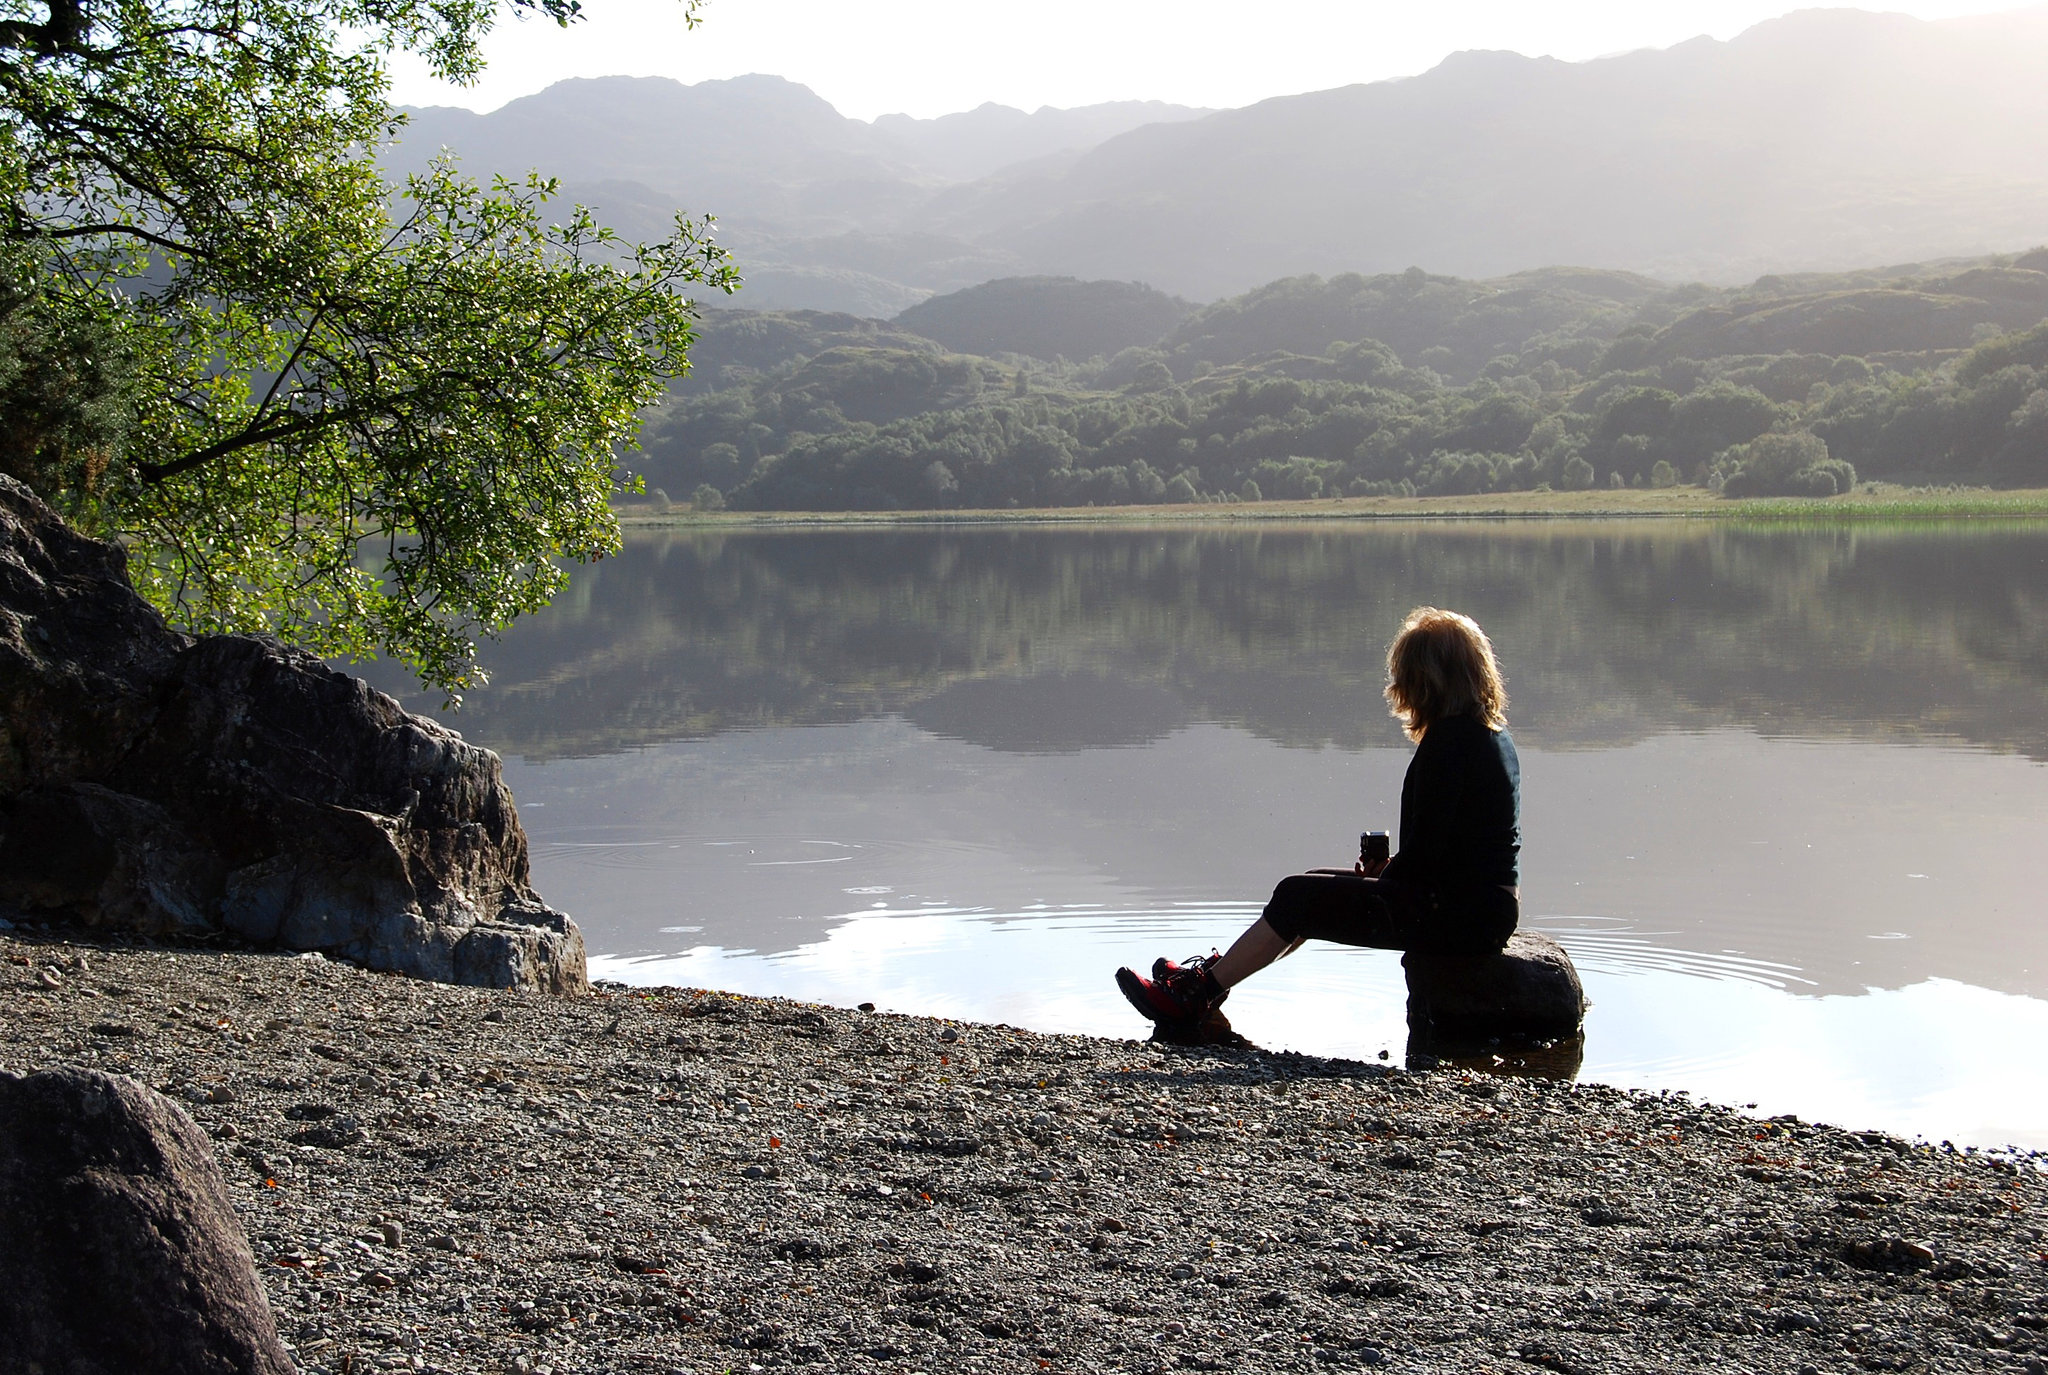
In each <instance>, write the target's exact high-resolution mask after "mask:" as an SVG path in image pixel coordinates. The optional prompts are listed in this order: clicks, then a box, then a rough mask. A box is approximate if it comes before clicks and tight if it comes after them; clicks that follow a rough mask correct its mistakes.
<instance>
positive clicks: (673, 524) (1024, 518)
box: [613, 484, 2048, 530]
mask: <svg viewBox="0 0 2048 1375" xmlns="http://www.w3.org/2000/svg"><path fill="white" fill-rule="evenodd" d="M613 513H614V515H615V516H616V517H617V518H618V521H619V524H620V525H621V526H622V527H624V528H628V529H640V530H661V529H689V530H696V529H705V530H715V529H759V528H767V529H781V528H798V529H801V528H815V527H855V528H863V527H868V526H926V525H943V526H956V525H964V526H979V525H1119V524H1145V525H1151V524H1168V525H1186V524H1195V525H1201V524H1229V523H1234V522H1255V523H1256V522H1269V521H1279V522H1329V521H1336V522H1342V521H1387V522H1396V523H1398V522H1409V521H1415V522H1425V521H1429V522H1433V521H1456V520H1478V521H1509V520H1600V521H1607V520H1672V519H1684V520H1709V521H1738V522H1740V521H1756V522H1768V523H1778V522H1812V523H1815V524H1836V523H1846V524H1857V523H1864V522H1899V523H1914V524H1917V523H1922V522H1939V521H1971V522H1976V521H2022V522H2032V521H2039V520H2043V519H2048V488H2014V489H2009V490H2007V489H1998V488H1988V487H1986V488H1919V487H1903V486H1898V485H1895V484H1876V490H1859V491H1856V492H1852V493H1848V494H1846V495H1843V496H1838V497H1753V498H1745V499H1743V500H1739V501H1727V500H1724V499H1722V498H1721V497H1719V496H1717V495H1715V494H1714V493H1712V492H1710V491H1707V490H1706V489H1704V488H1697V487H1674V488H1663V489H1656V490H1636V489H1627V490H1622V491H1614V490H1608V489H1597V490H1588V491H1583V492H1508V493H1482V494H1477V495H1473V496H1460V497H1334V498H1325V499H1317V500H1302V501H1284V500H1274V501H1260V502H1238V501H1229V502H1213V503H1198V504H1193V505H1179V506H1164V505H1162V506H1052V507H1032V508H1020V509H1018V510H958V511H942V510H931V511H715V512H696V511H670V512H659V513H658V512H655V511H653V510H651V509H648V508H645V507H641V506H637V505H632V504H622V505H619V506H615V507H614V508H613Z"/></svg>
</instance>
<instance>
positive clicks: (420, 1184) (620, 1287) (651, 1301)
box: [0, 930, 2048, 1375]
mask: <svg viewBox="0 0 2048 1375" xmlns="http://www.w3.org/2000/svg"><path fill="white" fill-rule="evenodd" d="M0 1007H4V1009H5V1011H6V1017H5V1023H4V1026H5V1031H4V1035H0V1068H5V1069H7V1070H11V1071H14V1072H17V1073H19V1072H26V1071H29V1070H33V1069H35V1068H38V1067H40V1066H43V1065H46V1064H58V1063H64V1064H74V1065H86V1066H90V1067H95V1068H101V1069H107V1070H110V1071H114V1072H122V1073H129V1074H132V1075H134V1076H135V1077H137V1078H138V1079H140V1080H142V1081H143V1082H145V1083H148V1084H150V1085H151V1086H152V1087H156V1088H158V1089H159V1090H160V1091H163V1092H166V1093H168V1094H170V1095H171V1096H173V1097H174V1098H175V1099H177V1101H179V1102H180V1104H181V1105H182V1106H183V1107H184V1109H185V1111H186V1112H188V1113H189V1114H190V1115H191V1116H192V1117H193V1118H194V1119H195V1120H197V1121H198V1122H199V1123H200V1124H201V1126H202V1127H204V1128H205V1129H207V1130H208V1131H209V1132H210V1133H211V1135H212V1136H213V1138H214V1140H215V1142H216V1144H217V1146H218V1148H219V1151H220V1159H221V1163H222V1166H223V1170H224V1173H225V1174H226V1176H227V1178H228V1180H229V1186H230V1190H231V1192H232V1194H233V1196H234V1202H235V1205H236V1208H237V1211H238V1213H239V1214H240V1216H241V1219H242V1221H243V1223H244V1225H245V1228H246V1229H247V1232H248V1235H249V1240H250V1243H251V1246H252V1248H253V1249H254V1252H255V1255H256V1259H257V1265H258V1271H259V1274H260V1275H261V1277H262V1280H263V1282H264V1284H265V1287H266V1290H267V1292H268V1294H269V1297H270V1301H271V1304H272V1306H273V1308H274V1309H275V1311H276V1313H277V1316H278V1323H279V1328H280V1332H281V1334H282V1335H283V1336H284V1338H285V1340H286V1341H287V1342H289V1343H291V1344H292V1345H293V1347H294V1348H295V1358H296V1359H297V1360H298V1361H299V1363H300V1368H301V1369H302V1370H304V1371H307V1372H314V1373H316V1375H328V1373H329V1372H332V1373H333V1375H339V1372H342V1371H349V1372H356V1371H362V1370H367V1369H413V1370H421V1371H426V1370H436V1371H451V1372H463V1373H464V1375H468V1372H479V1373H482V1372H489V1375H497V1373H498V1372H503V1371H518V1372H536V1371H539V1370H543V1369H545V1370H548V1371H550V1372H552V1373H553V1375H571V1373H572V1372H575V1373H577V1375H580V1373H581V1372H585V1371H590V1372H596V1371H616V1370H657V1371H691V1372H699V1371H707V1372H708V1371H724V1370H728V1369H750V1368H753V1367H759V1368H763V1369H815V1370H833V1371H863V1372H865V1371H871V1370H872V1371H885V1370H886V1371H898V1370H904V1371H907V1370H927V1371H936V1370H983V1369H987V1370H1006V1371H1007V1370H1016V1371H1025V1372H1028V1371H1034V1370H1091V1371H1108V1370H1130V1371H1147V1372H1150V1371H1155V1370H1163V1369H1196V1370H1241V1369H1257V1370H1282V1369H1298V1370H1303V1371H1307V1370H1326V1369H1331V1368H1336V1369H1352V1368H1366V1367H1383V1368H1387V1369H1396V1370H1417V1371H1439V1370H1441V1371H1480V1370H1491V1371H1496V1372H1505V1371H1512V1370H1526V1369H1529V1368H1531V1367H1532V1366H1533V1367H1536V1368H1542V1369H1549V1370H1555V1371H1594V1370H1600V1371H1608V1370H1622V1369H1628V1370H1634V1369H1655V1370H1685V1371H1690V1370H1698V1371H1709V1370H1713V1371H1722V1370H1755V1371H1760V1372H1761V1371H1787V1372H1790V1371H1795V1370H1805V1369H1811V1370H1815V1371H1837V1370H1839V1371H1848V1370H1851V1369H1873V1370H1876V1369H1896V1370H1909V1369H1910V1370H1937V1371H1951V1370H1954V1371H1961V1370H1971V1371H1978V1370H1985V1369H1992V1370H2011V1371H2015V1372H2029V1375H2033V1373H2034V1372H2038V1371H2040V1370H2043V1369H2048V1240H2044V1235H2043V1231H2042V1228H2043V1226H2044V1224H2048V1174H2044V1173H2043V1172H2042V1170H2041V1168H2040V1167H2039V1156H2038V1155H2037V1154H2034V1153H2017V1154H2015V1155H2013V1156H2011V1157H2008V1156H2006V1155H2003V1154H1999V1153H1990V1152H1955V1151H1949V1150H1942V1149H1939V1148H1934V1147H1929V1146H1927V1145H1925V1144H1918V1143H1912V1142H1906V1141H1902V1140H1900V1139H1898V1138H1894V1137H1890V1136H1885V1135H1883V1134H1881V1133H1875V1132H1862V1133H1851V1132H1847V1131H1842V1130H1840V1129H1837V1128H1834V1127H1827V1126H1818V1125H1814V1124H1808V1123H1804V1122H1800V1121H1797V1120H1796V1119H1783V1118H1780V1119H1772V1120H1768V1121H1760V1120H1757V1119H1755V1118H1751V1117H1745V1116H1743V1115H1741V1114H1739V1113H1736V1112H1734V1111H1732V1110H1729V1109H1726V1108H1722V1107H1717V1106H1713V1105H1709V1104H1703V1103H1699V1102H1696V1101H1694V1100H1692V1099H1691V1098H1689V1097H1688V1096H1686V1095H1683V1094H1652V1093H1646V1092H1639V1091H1625V1090H1618V1089H1612V1088H1606V1087H1602V1086H1597V1085H1573V1084H1562V1083H1553V1082H1550V1081H1545V1080H1536V1079H1517V1078H1512V1077H1504V1076H1500V1075H1489V1074H1482V1073H1475V1072H1472V1071H1469V1070H1463V1069H1448V1068H1447V1069H1439V1070H1433V1071H1428V1072H1420V1073H1418V1072H1410V1071H1405V1070H1402V1069H1398V1068H1391V1067H1388V1066H1383V1065H1378V1064H1370V1063H1358V1062H1354V1061H1344V1060H1326V1059H1320V1058H1317V1057H1311V1056H1303V1055H1297V1054H1287V1053H1268V1052H1264V1051H1255V1050H1236V1049H1199V1050H1194V1049H1177V1048H1173V1047H1165V1046H1159V1045H1155V1044H1151V1043H1141V1042H1135V1041H1118V1040H1102V1039H1095V1038H1087V1037H1080V1036H1063V1035H1051V1034H1039V1033H1032V1032H1025V1031H1019V1030H1017V1029H1015V1028H1009V1027H1000V1026H988V1025H980V1024H973V1023H963V1022H953V1021H945V1020H940V1019H933V1018H925V1017H915V1016H907V1015H898V1014H890V1013H869V1012H860V1011H849V1010H845V1009H837V1008H829V1007H819V1006H811V1005H805V1004H799V1003H794V1002H789V1001H786V1000H781V999H772V998H752V997H743V996H739V995H733V994H725V993H717V992H707V991H703V990H693V989H667V988H661V989H655V988H626V989H621V988H618V987H615V986H607V987H601V988H598V989H596V990H594V991H593V992H592V993H590V994H588V995H585V996H581V997H573V998H569V997H547V996H541V995H533V994H514V993H504V992H496V991H491V990H484V989H475V988H458V987H449V986H443V985H435V984H430V983H424V982H421V981H417V980H411V979H406V978H403V977H401V976H396V975H383V974H375V973H370V972H367V971H363V970H360V969H355V968H353V967H349V966H346V965H341V964H337V963H335V962H333V961H330V960H326V959H324V958H321V957H319V956H293V955H289V954H273V953H254V952H238V951H225V950H220V949H213V948H196V947H195V948H173V947H165V946H143V945H132V946H131V945H127V944H124V943H120V942H117V941H93V940H88V939H87V938H86V936H85V934H84V933H80V932H76V931H69V932H64V931H59V932H34V933H31V932H27V931H22V930H16V931H13V932H9V933H0Z"/></svg>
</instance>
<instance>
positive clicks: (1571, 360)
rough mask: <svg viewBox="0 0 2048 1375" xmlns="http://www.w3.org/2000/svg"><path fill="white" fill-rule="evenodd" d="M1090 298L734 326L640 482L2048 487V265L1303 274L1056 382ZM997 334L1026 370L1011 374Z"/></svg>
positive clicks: (779, 488) (835, 493)
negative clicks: (1066, 340)
mask: <svg viewBox="0 0 2048 1375" xmlns="http://www.w3.org/2000/svg"><path fill="white" fill-rule="evenodd" d="M1077 285H1080V284H1076V283H1072V282H1055V281H1044V282H1043V283H1042V284H1035V283H1033V282H1032V281H1029V280H1027V281H1023V282H1019V283H1014V284H1008V285H1007V286H1005V287H1004V289H1001V290H996V291H991V290H990V289H989V288H975V289H973V290H974V291H975V292H979V293H981V297H982V298H983V299H984V300H985V301H986V312H987V314H988V315H989V316H991V317H996V316H998V315H999V316H1000V318H985V319H978V320H977V319H974V318H971V317H972V316H973V313H974V312H973V311H972V310H971V309H967V310H964V309H954V310H952V311H950V312H945V313H941V312H936V311H933V310H930V309H926V308H920V312H921V314H922V316H925V317H932V318H945V319H947V320H948V321H949V323H951V325H952V327H953V330H954V331H956V332H960V333H962V334H963V341H964V338H965V337H971V338H972V339H973V340H974V342H975V344H976V345H978V346H979V347H982V348H987V349H990V351H989V352H981V353H966V352H960V351H955V348H949V347H948V344H947V341H945V340H933V339H927V338H925V337H923V336H921V335H918V334H917V333H915V332H914V331H912V330H911V329H910V328H908V326H909V325H911V324H912V323H914V321H915V318H916V315H915V314H914V313H912V312H906V316H905V317H904V318H903V319H901V320H899V321H898V322H895V323H893V324H892V323H885V322H876V321H863V320H857V319H854V318H853V317H847V316H829V315H819V314H815V313H804V312H793V313H757V312H745V311H733V312H719V313H716V314H714V315H713V316H712V317H710V318H709V319H708V320H707V321H706V322H705V325H704V328H703V334H702V338H701V340H700V343H699V347H698V349H697V352H696V355H695V356H696V366H697V369H698V372H697V374H696V376H695V377H694V378H693V379H691V380H690V381H689V382H688V383H686V384H685V385H683V386H682V387H679V388H678V389H677V390H676V391H675V392H673V393H672V394H671V397H670V400H669V401H668V402H667V403H666V404H665V405H664V406H663V407H661V408H660V409H659V410H657V411H656V412H655V413H654V414H653V415H652V416H651V417H650V420H649V423H648V425H647V428H646V433H645V444H646V449H645V452H644V453H639V454H633V455H630V456H629V462H630V466H631V467H632V468H633V469H634V470H635V471H637V472H639V473H642V474H644V476H645V479H646V482H647V485H648V487H649V489H650V491H651V492H652V493H653V494H654V495H655V497H656V499H657V500H670V499H672V500H674V501H683V500H688V501H691V502H693V503H694V504H696V505H697V506H699V507H719V506H727V505H729V506H732V507H736V508H744V509H756V510H889V509H947V508H960V509H992V508H993V509H1001V508H1007V507H1028V506H1084V505H1096V506H1105V505H1122V504H1152V503H1174V502H1181V503H1187V502H1198V501H1258V500H1275V499H1290V500H1302V499H1314V498H1325V497H1337V496H1365V495H1404V496H1405V495H1424V496H1443V495H1454V494H1466V493H1482V492H1497V491H1518V490H1530V489H1541V488H1551V489H1584V488H1591V487H1671V486H1677V485H1680V484H1691V485H1697V486H1703V487H1707V488H1711V489H1713V490H1715V491H1718V492H1721V493H1723V494H1725V495H1728V496H1766V495H1802V496H1815V497H1826V496H1831V495H1834V494H1837V493H1841V492H1846V491H1848V490H1850V489H1851V488H1852V487H1853V486H1854V485H1855V484H1856V483H1857V482H1858V481H1859V480H1870V479H1885V480H1892V481H1901V482H1913V483H1930V484H1951V483H1969V484H1984V485H1991V486H2043V485H2048V251H2040V250H2037V251H2035V252H2033V253H2031V254H2027V255H2023V256H2020V257H2017V258H2013V257H2006V258H1997V259H1987V260H1981V261H1977V262H1973V263H1967V264H1949V265H1945V266H1944V267H1942V268H1941V269H1938V270H1937V269H1935V268H1927V269H1914V270H1900V271H1898V272H1895V273H1893V274H1891V275H1889V276H1886V275H1882V274H1873V273H1861V274H1839V275H1833V276H1820V275H1807V276H1803V277H1791V278H1765V279H1763V280H1762V281H1760V282H1758V283H1755V284H1753V285H1752V286H1751V287H1748V288H1744V289H1742V290H1739V291H1721V290H1716V289H1713V288H1707V287H1700V286H1686V287H1675V288H1674V287H1666V286H1662V285H1660V284H1658V283H1654V282H1651V281H1649V280H1647V279H1644V278H1639V277H1631V276H1629V275H1627V274H1621V273H1594V272H1575V271H1570V270H1554V271H1550V272H1542V273H1526V274H1520V275H1519V276H1517V277H1513V278H1506V279H1500V280H1498V281H1494V282H1469V281H1461V280H1459V279H1455V278H1445V277H1434V276H1430V275H1428V274H1426V273H1423V272H1420V271H1417V270H1412V269H1411V270H1410V271H1409V272H1406V273H1400V274H1387V275H1383V276H1378V277H1362V276H1343V277H1337V278H1332V279H1329V280H1327V281H1325V280H1323V279H1320V278H1314V277H1308V278H1294V279H1289V280H1286V281H1282V282H1276V283H1273V284H1272V285H1270V286H1268V287H1264V288H1261V289H1260V290H1259V291H1256V292H1252V293H1249V294H1248V295H1247V296H1244V297H1239V298H1234V299H1232V300H1229V301H1224V302H1220V303H1217V304H1216V305H1213V306H1210V307H1206V308H1204V309H1201V310H1195V311H1193V312H1192V313H1186V314H1185V316H1184V318H1182V319H1181V322H1180V323H1179V324H1178V325H1176V326H1175V327H1174V328H1173V329H1171V330H1170V331H1169V332H1168V333H1167V334H1165V335H1164V336H1163V337H1161V338H1160V339H1158V340H1157V341H1156V342H1155V343H1152V344H1144V345H1133V346H1130V347H1126V348H1123V349H1121V350H1119V351H1117V352H1115V353H1113V354H1107V355H1103V354H1097V355H1096V356H1094V357H1091V358H1089V359H1087V360H1085V361H1075V360H1071V359H1069V358H1066V357H1062V356H1059V355H1058V354H1057V353H1055V354H1054V356H1052V357H1049V358H1048V357H1043V356H1038V354H1043V353H1047V352H1052V350H1051V349H1050V348H1049V347H1048V346H1047V345H1046V344H1045V343H1044V342H1043V341H1045V340H1048V339H1051V340H1057V339H1058V338H1059V337H1060V319H1059V316H1060V313H1061V312H1063V311H1067V312H1072V311H1075V310H1076V301H1077V299H1079V298H1078V297H1077V293H1076V290H1075V288H1076V286H1077ZM1103 285H1104V288H1105V290H1107V289H1109V288H1110V287H1111V286H1114V287H1115V289H1116V291H1118V292H1120V293H1122V294H1123V295H1125V296H1132V295H1133V288H1131V287H1130V285H1129V284H1103ZM1138 290H1140V291H1141V290H1142V289H1138ZM960 294H961V295H962V296H967V295H968V294H969V293H960ZM1165 299H1167V298H1161V300H1165ZM966 304H967V305H969V306H971V305H973V304H974V303H973V302H969V303H966ZM1176 304H1180V303H1176ZM1034 307H1036V308H1037V310H1038V314H1037V315H1034V314H1033V313H1032V312H1033V310H1034ZM1186 310H1187V308H1186V307H1185V306H1184V305H1182V311H1183V312H1185V311H1186ZM1174 313H1176V312H1168V313H1167V314H1166V317H1165V318H1172V316H1173V314H1174ZM1047 317H1050V318H1047ZM1079 318H1080V317H1079V316H1077V317H1076V319H1077V321H1078V320H1079ZM1151 318H1152V319H1154V320H1157V319H1158V318H1160V316H1159V314H1157V313H1155V314H1153V315H1152V317H1151ZM1006 320H1007V321H1011V322H1014V323H1012V324H1011V325H1010V326H1009V327H1008V333H1009V334H1011V335H1015V336H1016V337H1017V338H1018V339H1019V340H1029V341H1033V342H1032V343H1031V346H1032V347H1034V348H1035V349H1036V350H1037V354H1026V353H1023V352H1020V351H1003V350H1000V349H997V348H994V347H993V346H994V345H1000V344H1001V343H1002V342H1004V339H1005V337H1006V331H1005V325H1004V321H1006ZM1088 324H1089V327H1090V329H1091V330H1092V331H1093V334H1092V335H1085V336H1084V335H1083V334H1082V332H1081V331H1080V330H1079V328H1078V325H1077V329H1076V335H1077V337H1096V338H1099V337H1100V322H1099V321H1096V320H1093V319H1090V320H1089V321H1088ZM935 332H940V333H945V332H946V331H935Z"/></svg>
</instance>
